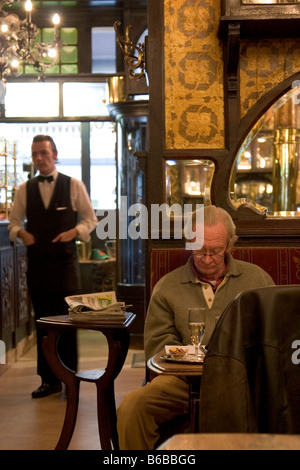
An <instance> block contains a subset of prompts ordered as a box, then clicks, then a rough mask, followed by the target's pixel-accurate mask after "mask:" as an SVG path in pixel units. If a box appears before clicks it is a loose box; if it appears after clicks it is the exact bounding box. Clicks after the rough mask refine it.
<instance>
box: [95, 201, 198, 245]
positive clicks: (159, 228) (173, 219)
mask: <svg viewBox="0 0 300 470" xmlns="http://www.w3.org/2000/svg"><path fill="white" fill-rule="evenodd" d="M203 208H204V205H203V204H196V210H195V211H194V212H193V206H192V204H184V206H183V211H182V207H181V205H180V204H172V205H171V206H169V205H168V204H151V207H150V214H149V212H148V208H147V207H146V206H145V205H144V204H140V203H139V204H132V205H131V206H130V207H129V208H128V206H127V196H121V197H120V210H119V211H118V221H117V213H116V211H115V210H108V211H106V210H97V212H96V215H98V216H104V217H103V218H102V219H101V220H100V221H99V222H98V225H97V228H96V234H97V236H98V238H100V240H106V239H107V238H108V239H111V240H114V239H116V238H117V230H118V238H119V239H120V240H122V239H127V238H131V239H132V240H137V239H139V238H141V239H144V240H147V239H149V238H151V240H154V239H159V238H160V237H161V238H162V239H163V240H170V238H171V224H172V225H173V226H172V236H173V237H174V239H176V240H182V239H183V238H184V239H185V240H186V243H185V248H186V249H187V250H199V249H201V248H202V246H203V223H204V210H203ZM192 214H193V217H192ZM131 218H132V220H131ZM117 222H118V223H117ZM149 226H150V230H149ZM149 235H150V236H149Z"/></svg>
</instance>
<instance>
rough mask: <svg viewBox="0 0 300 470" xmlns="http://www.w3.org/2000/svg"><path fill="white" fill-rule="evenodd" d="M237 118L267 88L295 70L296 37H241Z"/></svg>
mask: <svg viewBox="0 0 300 470" xmlns="http://www.w3.org/2000/svg"><path fill="white" fill-rule="evenodd" d="M240 50H241V55H240V90H241V91H240V96H241V117H244V116H245V114H246V113H247V112H248V111H249V109H250V108H251V107H252V106H253V105H254V104H255V103H256V102H257V101H258V100H259V99H260V98H261V97H262V96H263V95H264V94H265V93H267V92H268V91H270V90H271V89H272V88H274V87H275V86H276V85H278V84H279V83H281V82H282V81H283V80H285V79H286V78H288V77H290V76H291V75H293V74H294V73H296V72H298V71H299V68H300V39H263V40H261V41H251V40H242V41H241V49H240Z"/></svg>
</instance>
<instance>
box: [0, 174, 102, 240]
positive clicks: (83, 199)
mask: <svg viewBox="0 0 300 470" xmlns="http://www.w3.org/2000/svg"><path fill="white" fill-rule="evenodd" d="M50 175H52V176H53V178H54V179H53V181H51V183H49V182H48V181H43V182H39V183H38V184H39V190H40V195H41V198H42V201H43V204H44V206H45V208H46V209H47V208H48V207H49V204H50V200H51V197H52V194H53V191H54V188H55V184H56V179H57V176H58V171H57V170H56V169H55V170H54V171H53V172H52V173H50ZM50 175H47V176H50ZM26 184H27V183H22V184H21V185H20V186H19V188H18V190H17V191H16V194H15V197H14V203H13V207H12V210H11V213H10V216H9V226H8V229H9V238H10V240H11V241H13V242H14V241H15V240H16V239H17V235H18V232H19V230H20V229H23V228H24V221H25V218H26ZM70 198H71V205H72V209H73V211H75V212H78V214H79V222H78V224H77V225H76V228H77V230H78V238H80V240H82V241H85V242H87V241H89V240H90V232H92V230H94V228H95V227H96V225H97V223H98V220H97V217H96V215H95V212H94V210H93V208H92V206H91V201H90V198H89V195H88V193H87V190H86V187H85V185H84V183H83V182H82V181H79V180H77V179H75V178H71V184H70Z"/></svg>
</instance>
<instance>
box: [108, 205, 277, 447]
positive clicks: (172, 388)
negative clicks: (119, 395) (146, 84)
mask: <svg viewBox="0 0 300 470" xmlns="http://www.w3.org/2000/svg"><path fill="white" fill-rule="evenodd" d="M203 210H204V217H202V220H204V226H203V223H202V224H201V223H200V224H199V223H198V219H197V224H196V223H195V222H194V225H193V231H194V233H198V230H202V233H203V246H202V248H201V249H196V250H193V251H192V255H191V257H190V258H189V259H188V261H187V263H186V264H185V265H184V266H181V267H179V268H177V269H175V270H174V271H172V272H170V273H168V274H166V275H165V276H164V277H163V278H161V279H160V280H159V281H158V282H157V284H156V286H155V288H154V290H153V294H152V297H151V300H150V303H149V308H148V313H147V318H146V323H145V331H144V340H145V354H146V359H147V360H148V359H149V358H150V357H152V356H153V355H155V354H157V353H158V352H160V351H162V350H163V349H164V346H165V345H168V344H169V345H170V344H172V345H187V344H189V343H190V334H189V328H188V318H187V316H188V308H189V307H205V308H206V309H207V315H206V330H205V335H204V341H203V344H207V342H208V340H209V338H210V336H211V334H212V331H213V329H214V327H215V322H216V317H218V316H220V315H221V314H222V312H223V311H224V309H225V307H226V306H227V305H228V304H229V302H230V301H231V300H232V299H233V298H234V297H235V296H236V295H237V294H239V293H240V292H242V291H244V290H247V289H254V288H256V287H263V286H272V285H274V282H273V280H272V278H271V277H270V276H269V274H267V273H266V272H265V271H264V270H263V269H261V268H260V267H259V266H256V265H254V264H251V263H246V262H244V261H239V260H236V259H234V258H233V256H232V255H231V254H230V251H231V250H232V248H233V246H234V243H235V242H236V239H237V237H236V235H235V225H234V223H233V220H232V218H231V217H230V215H229V214H228V213H227V212H226V211H225V210H223V209H221V208H219V207H216V206H206V207H204V209H203ZM196 230H197V232H196ZM196 239H198V237H196ZM188 408H189V386H188V383H187V382H186V381H185V379H184V377H182V378H180V377H175V376H166V375H160V376H157V377H155V378H154V379H153V380H152V381H151V382H149V383H147V384H146V385H145V386H144V387H141V388H140V389H138V390H136V391H133V392H131V393H130V394H129V395H128V396H126V397H125V398H124V400H123V401H122V403H121V405H120V406H119V409H118V413H117V414H118V422H117V425H118V434H119V444H120V449H121V450H151V449H154V448H155V444H156V442H157V441H158V438H159V425H160V424H162V423H163V422H165V421H167V420H169V419H172V418H174V417H175V416H178V415H182V414H186V413H188Z"/></svg>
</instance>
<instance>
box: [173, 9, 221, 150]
mask: <svg viewBox="0 0 300 470" xmlns="http://www.w3.org/2000/svg"><path fill="white" fill-rule="evenodd" d="M164 15H165V19H164V25H165V32H164V67H165V132H166V148H167V149H199V148H201V149H214V148H223V147H224V96H223V61H222V46H221V44H220V43H219V40H218V37H217V31H218V24H219V16H220V2H219V0H207V1H203V0H201V1H200V0H176V1H175V0H164Z"/></svg>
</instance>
